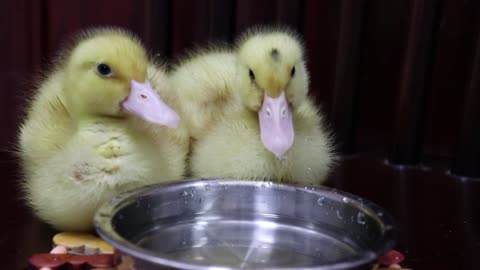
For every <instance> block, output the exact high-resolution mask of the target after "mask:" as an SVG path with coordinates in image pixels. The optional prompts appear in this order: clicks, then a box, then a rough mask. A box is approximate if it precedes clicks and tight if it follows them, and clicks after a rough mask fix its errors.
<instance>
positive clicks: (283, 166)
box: [191, 102, 331, 184]
mask: <svg viewBox="0 0 480 270" xmlns="http://www.w3.org/2000/svg"><path fill="white" fill-rule="evenodd" d="M320 120H321V118H320V116H319V114H318V113H317V110H316V108H315V107H314V106H313V105H312V104H309V102H305V103H304V104H302V105H300V107H299V108H298V109H297V110H296V111H295V112H294V121H295V141H294V143H293V146H292V148H291V149H290V150H289V151H288V152H287V154H286V155H285V157H284V158H283V159H282V160H279V159H277V158H276V157H275V156H274V155H273V154H272V153H271V152H269V151H268V150H267V149H265V146H264V145H263V144H262V141H261V140H260V131H259V128H258V125H259V123H258V116H257V115H255V114H252V113H251V112H249V111H246V110H243V111H241V112H237V113H235V114H230V115H227V116H225V117H224V118H223V119H222V120H220V121H219V122H218V124H217V125H215V126H214V127H213V128H212V129H211V130H210V131H209V132H208V134H207V135H206V136H205V137H204V138H203V139H202V140H199V141H198V142H197V143H196V144H195V146H194V151H193V154H192V157H191V170H192V174H193V175H194V176H195V177H200V178H207V177H227V178H239V179H248V180H272V181H278V182H283V181H285V182H299V183H303V184H319V183H321V182H322V181H323V180H324V179H325V177H326V175H327V173H328V169H329V166H330V165H331V153H330V152H329V151H330V148H329V147H330V146H329V145H328V144H327V142H328V141H329V138H328V134H327V133H325V132H324V131H323V130H322V127H321V126H320Z"/></svg>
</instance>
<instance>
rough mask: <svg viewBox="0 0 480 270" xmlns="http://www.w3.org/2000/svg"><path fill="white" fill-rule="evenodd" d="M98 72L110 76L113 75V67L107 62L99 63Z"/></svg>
mask: <svg viewBox="0 0 480 270" xmlns="http://www.w3.org/2000/svg"><path fill="white" fill-rule="evenodd" d="M97 73H98V75H100V76H102V77H110V76H112V75H113V71H112V69H111V68H110V66H109V65H107V64H103V63H102V64H98V66H97Z"/></svg>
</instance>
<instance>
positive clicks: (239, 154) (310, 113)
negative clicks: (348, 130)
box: [191, 29, 333, 184]
mask: <svg viewBox="0 0 480 270" xmlns="http://www.w3.org/2000/svg"><path fill="white" fill-rule="evenodd" d="M229 57H230V58H228V61H223V60H222V59H220V58H217V59H216V60H217V63H216V65H210V66H209V70H208V72H209V74H218V76H225V77H222V78H220V79H217V81H216V83H217V84H220V85H222V84H221V83H223V82H225V84H227V86H226V87H224V88H223V89H231V92H232V94H231V96H232V99H234V100H235V102H233V103H236V104H239V107H240V109H239V110H234V112H227V111H223V112H222V113H223V114H222V113H219V115H221V117H218V118H219V119H218V120H217V119H216V120H217V121H216V123H215V124H214V125H212V126H211V127H209V128H208V130H207V131H206V132H205V135H204V136H202V138H201V139H199V140H198V142H196V144H195V145H194V147H193V152H192V156H191V170H192V174H193V176H195V177H233V178H241V179H256V180H266V179H269V180H275V181H288V182H298V183H303V184H320V183H322V182H323V181H324V180H325V178H326V175H327V172H328V171H329V167H330V165H331V164H332V155H333V151H332V142H331V136H330V134H329V133H328V132H326V131H325V129H324V127H323V126H322V117H321V115H320V113H319V111H318V110H317V109H316V107H315V106H314V103H313V102H312V101H311V100H310V99H309V97H308V95H307V94H308V84H309V78H308V73H307V70H306V66H305V60H304V53H303V48H302V44H301V42H300V41H299V39H298V38H297V37H296V35H295V34H294V33H292V32H290V31H283V30H269V29H255V30H251V31H249V32H247V33H246V34H245V35H244V36H243V37H242V38H241V39H240V40H239V41H238V43H237V49H236V51H235V52H234V53H232V54H231V56H229ZM232 57H234V58H235V59H234V60H231V58H232ZM216 67H218V68H217V69H215V68H216ZM232 68H234V69H235V70H234V71H229V72H228V74H227V73H226V71H225V70H230V69H232ZM195 72H197V71H192V73H193V74H195ZM232 74H233V75H232ZM227 76H228V77H227ZM204 80H207V79H204ZM202 83H203V81H200V80H197V81H196V82H195V85H197V86H196V89H202V88H203V87H204V85H202ZM210 84H213V83H212V82H211V83H210ZM211 89H212V88H211ZM215 90H216V91H217V93H222V91H223V90H219V89H213V90H212V91H213V92H215ZM227 105H228V103H226V102H224V103H223V106H227Z"/></svg>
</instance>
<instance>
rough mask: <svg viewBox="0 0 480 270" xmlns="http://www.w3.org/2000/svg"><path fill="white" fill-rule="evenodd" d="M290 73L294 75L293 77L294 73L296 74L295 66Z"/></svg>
mask: <svg viewBox="0 0 480 270" xmlns="http://www.w3.org/2000/svg"><path fill="white" fill-rule="evenodd" d="M290 74H291V75H292V77H293V75H295V67H293V68H292V71H291V72H290Z"/></svg>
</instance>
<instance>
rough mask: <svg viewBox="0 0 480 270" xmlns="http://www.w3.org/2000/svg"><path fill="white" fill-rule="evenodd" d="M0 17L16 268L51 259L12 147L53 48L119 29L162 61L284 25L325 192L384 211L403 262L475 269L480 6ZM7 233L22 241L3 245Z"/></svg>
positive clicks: (291, 6) (127, 7)
mask: <svg viewBox="0 0 480 270" xmlns="http://www.w3.org/2000/svg"><path fill="white" fill-rule="evenodd" d="M0 22H1V23H0V53H1V58H0V59H1V61H0V116H1V117H0V150H3V151H0V157H1V159H0V165H1V166H2V167H1V168H2V171H3V172H4V173H3V176H2V178H3V179H2V181H3V182H4V183H5V184H4V187H3V188H2V192H1V194H0V195H1V196H2V198H3V199H2V204H1V206H0V207H2V209H3V208H4V209H5V212H6V213H7V214H6V217H7V219H6V220H7V221H6V223H7V226H11V227H4V228H6V229H4V231H2V232H1V233H2V235H1V237H0V246H1V247H2V250H3V251H4V252H6V253H7V254H10V255H14V256H10V257H11V258H12V261H13V259H15V260H16V261H21V260H25V258H27V257H28V256H29V254H30V253H32V252H42V251H45V250H42V249H43V248H47V250H48V245H49V242H48V241H49V237H50V236H51V233H52V231H51V230H50V229H49V228H48V227H46V226H45V225H43V224H42V223H40V222H39V221H37V220H36V219H34V218H32V217H31V215H30V213H29V212H28V211H27V210H26V209H25V207H24V206H22V202H21V199H20V195H19V194H18V188H17V183H18V182H19V176H18V171H17V169H16V165H15V164H16V162H15V160H14V159H13V158H12V157H11V154H10V153H9V152H10V150H11V149H12V146H13V145H14V144H15V138H16V134H17V130H18V124H19V119H20V116H19V115H20V111H21V107H22V106H23V103H24V101H25V98H26V97H28V96H29V95H30V93H32V89H31V87H29V83H30V82H31V78H32V76H33V74H34V72H36V71H38V70H41V69H42V68H45V65H46V64H47V63H48V61H49V59H50V58H51V57H52V56H53V54H54V53H55V51H57V50H58V49H59V46H60V44H61V41H62V40H63V39H65V38H67V37H68V36H70V35H71V34H73V33H74V32H76V31H78V30H80V29H84V28H86V27H90V26H98V25H115V26H122V27H125V28H128V29H130V30H132V31H134V32H135V33H137V34H138V35H139V36H140V37H141V38H142V40H143V41H144V43H145V45H146V46H147V47H148V49H149V50H150V51H151V53H152V54H156V53H160V55H161V57H163V58H164V59H166V60H169V59H173V58H175V57H176V56H179V55H181V54H182V53H183V52H184V51H185V49H186V48H192V46H193V45H196V44H198V45H202V44H205V43H206V42H207V41H208V40H221V41H231V40H232V38H233V37H235V36H236V35H237V34H238V33H240V32H242V31H243V30H245V29H246V28H248V27H250V26H252V25H255V24H260V23H262V24H265V23H282V24H287V25H290V26H291V27H293V28H294V29H297V31H299V32H300V33H301V34H302V35H303V37H304V39H305V45H306V49H307V55H308V65H309V69H310V73H311V80H312V83H311V90H310V91H311V94H312V96H313V97H314V98H315V99H316V100H317V102H318V104H319V105H320V106H321V107H322V110H323V112H324V113H325V115H326V118H327V123H328V124H329V125H330V127H331V128H332V129H333V130H334V131H335V133H336V135H337V143H338V147H339V153H340V154H341V159H340V161H339V166H338V168H337V169H336V170H335V172H334V173H333V174H332V177H331V179H330V183H331V185H334V186H336V187H338V188H341V189H345V190H347V191H350V192H353V193H356V194H358V195H361V196H364V197H366V198H368V199H370V200H373V201H374V202H376V203H378V204H380V205H382V206H383V207H385V208H387V209H388V210H389V211H390V212H391V213H392V214H393V215H394V217H395V218H396V219H397V220H398V221H399V225H400V226H401V241H400V243H399V246H398V249H399V250H400V251H402V252H404V253H405V255H406V257H407V261H406V262H405V265H406V266H408V267H412V268H416V269H434V267H436V268H435V269H474V266H473V265H474V259H475V257H478V255H480V252H479V251H480V233H479V227H480V224H479V223H480V222H479V217H478V215H479V214H480V201H479V199H478V198H479V196H478V195H479V193H480V185H479V182H480V181H479V178H478V177H480V166H479V165H480V1H478V0H470V1H469V0H444V1H436V0H430V1H429V0H388V1H385V0H341V1H340V0H339V1H336V0H302V1H287V0H264V1H261V0H238V1H233V0H203V1H201V0H196V1H194V0H190V1H189V0H176V1H173V0H159V1H155V0H144V1H138V0H115V1H94V0H85V1H61V0H38V1H34V0H31V1H28V0H3V1H2V2H1V3H0ZM26 223H28V224H26ZM8 224H11V225H8ZM9 228H11V229H9ZM15 233H16V234H22V237H23V238H22V239H23V240H22V241H21V243H22V244H21V245H20V244H19V245H17V246H16V247H15V248H13V247H12V248H11V250H9V249H8V245H10V244H12V243H15V242H14V240H11V239H12V237H13V236H12V234H15ZM45 235H46V236H45ZM38 239H40V240H38ZM42 239H43V240H42ZM27 243H28V244H27ZM0 257H2V256H0ZM13 265H16V266H18V265H21V264H18V263H17V264H15V263H14V262H12V268H11V269H14V268H15V267H13Z"/></svg>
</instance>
